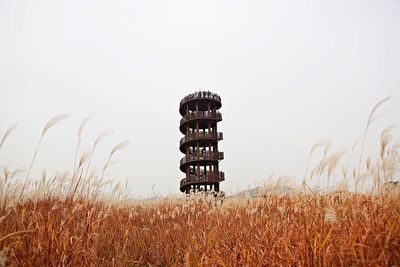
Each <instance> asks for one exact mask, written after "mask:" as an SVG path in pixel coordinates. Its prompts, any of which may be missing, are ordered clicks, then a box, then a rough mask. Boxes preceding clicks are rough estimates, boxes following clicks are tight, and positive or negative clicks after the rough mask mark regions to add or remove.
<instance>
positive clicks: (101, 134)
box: [85, 129, 113, 178]
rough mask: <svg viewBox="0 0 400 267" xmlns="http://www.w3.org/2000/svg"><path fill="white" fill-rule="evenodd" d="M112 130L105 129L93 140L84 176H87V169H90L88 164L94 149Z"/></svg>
mask: <svg viewBox="0 0 400 267" xmlns="http://www.w3.org/2000/svg"><path fill="white" fill-rule="evenodd" d="M112 132H113V130H110V129H105V130H103V131H102V132H101V133H100V134H99V135H98V136H97V138H96V140H95V141H94V143H93V146H92V151H91V154H90V158H89V163H88V166H87V168H86V174H85V178H86V177H87V176H88V173H89V169H90V164H91V163H92V157H93V155H94V151H95V150H96V147H97V146H98V145H99V144H100V143H101V142H102V141H103V140H104V138H106V137H107V136H109V135H110V134H111V133H112Z"/></svg>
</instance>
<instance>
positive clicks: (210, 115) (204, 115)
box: [180, 111, 222, 125]
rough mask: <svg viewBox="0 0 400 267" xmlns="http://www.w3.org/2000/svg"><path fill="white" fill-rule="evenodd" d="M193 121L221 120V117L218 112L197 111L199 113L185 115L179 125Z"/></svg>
mask: <svg viewBox="0 0 400 267" xmlns="http://www.w3.org/2000/svg"><path fill="white" fill-rule="evenodd" d="M195 119H215V120H219V121H220V120H222V115H221V113H219V112H218V111H211V112H208V111H199V112H193V113H189V114H186V115H185V117H183V118H182V119H181V121H180V125H182V124H183V123H185V122H186V121H189V120H195Z"/></svg>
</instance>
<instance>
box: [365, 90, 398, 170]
mask: <svg viewBox="0 0 400 267" xmlns="http://www.w3.org/2000/svg"><path fill="white" fill-rule="evenodd" d="M390 98H392V96H388V97H386V98H384V99H382V100H381V101H379V102H378V103H377V104H376V105H375V106H374V107H373V108H372V110H371V113H370V114H369V117H368V121H367V125H366V126H365V130H364V134H363V138H362V145H361V152H360V159H359V163H358V171H357V175H358V176H359V175H360V171H361V162H362V158H363V154H364V147H365V139H366V136H367V132H368V129H369V127H370V126H371V124H372V123H373V122H374V121H376V120H377V119H378V118H380V117H381V116H382V114H381V113H379V111H380V108H381V107H382V106H383V104H385V103H386V102H387V101H388V100H389V99H390Z"/></svg>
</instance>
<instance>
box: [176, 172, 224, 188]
mask: <svg viewBox="0 0 400 267" xmlns="http://www.w3.org/2000/svg"><path fill="white" fill-rule="evenodd" d="M224 180H225V173H223V172H217V171H211V172H202V173H195V174H189V176H188V177H187V178H184V179H182V180H181V184H180V187H184V186H186V185H188V184H191V183H199V182H200V183H218V182H222V181H224Z"/></svg>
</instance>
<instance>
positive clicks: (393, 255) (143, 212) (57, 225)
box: [0, 193, 400, 266]
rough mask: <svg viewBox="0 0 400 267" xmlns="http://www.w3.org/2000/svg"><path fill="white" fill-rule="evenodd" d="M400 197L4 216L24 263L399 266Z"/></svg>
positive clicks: (18, 261) (7, 245)
mask: <svg viewBox="0 0 400 267" xmlns="http://www.w3.org/2000/svg"><path fill="white" fill-rule="evenodd" d="M398 199H399V195H398V194H397V195H384V196H382V195H379V196H365V195H356V194H351V193H336V194H330V195H326V196H319V197H314V196H304V195H303V196H301V195H299V196H291V197H285V196H281V197H279V196H269V197H266V198H260V199H252V200H250V199H242V200H235V199H230V200H225V201H224V202H223V203H222V204H220V203H219V202H217V201H215V200H213V199H208V198H202V197H197V198H195V199H165V200H160V201H157V202H153V203H129V204H126V203H125V205H122V204H118V205H106V204H105V203H102V202H98V201H87V200H82V199H81V200H71V199H66V200H58V199H52V198H47V199H40V200H37V201H27V202H25V203H23V204H18V205H17V206H15V207H13V208H11V209H8V210H6V211H3V212H2V213H1V227H0V236H1V237H3V238H2V239H1V240H0V248H1V249H4V250H5V251H6V254H7V259H8V261H9V262H10V263H13V264H15V265H16V266H23V265H34V266H56V265H57V266H59V265H70V266H110V265H114V266H144V265H148V264H150V265H158V266H172V265H178V266H180V265H184V264H185V256H186V263H188V262H189V263H190V265H192V266H194V265H195V263H196V262H197V263H198V264H199V265H204V266H218V265H219V266H241V265H248V266H265V265H284V266H301V265H313V266H332V265H341V266H392V265H395V266H396V265H399V264H400V225H399V214H400V204H399V201H398Z"/></svg>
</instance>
